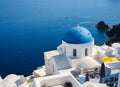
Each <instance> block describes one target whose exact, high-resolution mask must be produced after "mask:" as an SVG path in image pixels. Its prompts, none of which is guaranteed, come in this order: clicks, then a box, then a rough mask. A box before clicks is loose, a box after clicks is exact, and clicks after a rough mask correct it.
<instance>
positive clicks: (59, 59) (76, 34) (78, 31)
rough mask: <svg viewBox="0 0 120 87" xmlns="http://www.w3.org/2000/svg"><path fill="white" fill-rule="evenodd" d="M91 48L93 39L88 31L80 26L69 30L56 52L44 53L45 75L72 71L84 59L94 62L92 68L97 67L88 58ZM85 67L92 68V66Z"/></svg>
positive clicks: (90, 54) (90, 55)
mask: <svg viewBox="0 0 120 87" xmlns="http://www.w3.org/2000/svg"><path fill="white" fill-rule="evenodd" d="M93 46H94V38H93V37H92V35H91V33H90V32H89V30H88V29H86V28H84V27H80V26H76V27H73V28H71V29H70V30H69V31H68V32H67V33H66V34H65V36H64V37H63V40H62V44H61V45H59V46H58V47H57V50H53V51H48V52H45V53H44V59H45V67H46V73H47V74H57V73H61V72H63V71H64V72H66V71H71V70H74V69H75V68H77V66H78V65H81V64H80V63H81V61H86V60H85V59H87V61H91V62H94V63H93V67H94V66H97V65H99V64H98V63H97V62H96V61H95V60H93V59H92V58H90V57H92V51H93ZM86 57H89V58H86ZM87 63H88V62H86V64H87ZM94 64H95V65H94ZM87 65H88V67H89V66H91V67H90V68H93V67H92V65H89V64H87ZM87 65H86V66H87Z"/></svg>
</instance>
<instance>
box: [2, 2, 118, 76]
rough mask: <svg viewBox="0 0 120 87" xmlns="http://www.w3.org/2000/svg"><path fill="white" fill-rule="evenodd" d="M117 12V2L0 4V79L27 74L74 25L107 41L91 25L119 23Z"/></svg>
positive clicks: (98, 42) (54, 47)
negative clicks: (12, 74)
mask: <svg viewBox="0 0 120 87" xmlns="http://www.w3.org/2000/svg"><path fill="white" fill-rule="evenodd" d="M119 8H120V0H0V75H1V76H3V77H4V76H6V75H8V74H11V73H15V74H24V75H28V74H31V73H32V71H33V70H34V69H36V68H37V67H39V66H41V65H43V64H44V58H43V52H45V51H49V50H54V49H56V48H57V46H58V45H59V44H61V41H62V38H63V37H64V35H65V33H66V32H67V31H68V30H69V29H70V28H71V27H74V26H76V25H77V24H80V26H83V27H86V28H88V29H89V30H90V32H91V33H92V35H93V37H94V38H95V44H96V45H99V44H101V43H103V42H104V41H106V40H108V37H107V36H106V35H105V33H103V32H100V31H99V30H97V29H96V28H95V24H96V23H97V22H99V21H101V20H103V21H105V22H106V23H107V24H109V25H110V26H112V25H113V24H117V23H119V22H120V9H119Z"/></svg>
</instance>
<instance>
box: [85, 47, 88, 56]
mask: <svg viewBox="0 0 120 87" xmlns="http://www.w3.org/2000/svg"><path fill="white" fill-rule="evenodd" d="M85 56H88V49H87V48H86V49H85Z"/></svg>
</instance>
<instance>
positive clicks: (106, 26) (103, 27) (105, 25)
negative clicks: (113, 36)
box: [96, 21, 110, 30]
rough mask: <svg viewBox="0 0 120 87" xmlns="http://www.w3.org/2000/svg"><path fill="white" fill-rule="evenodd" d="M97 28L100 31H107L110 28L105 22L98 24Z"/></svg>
mask: <svg viewBox="0 0 120 87" xmlns="http://www.w3.org/2000/svg"><path fill="white" fill-rule="evenodd" d="M96 28H97V29H99V30H107V29H109V28H110V27H109V26H108V25H107V24H106V23H105V22H104V21H100V22H99V23H97V24H96Z"/></svg>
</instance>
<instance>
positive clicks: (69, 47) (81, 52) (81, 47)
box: [62, 40, 94, 58]
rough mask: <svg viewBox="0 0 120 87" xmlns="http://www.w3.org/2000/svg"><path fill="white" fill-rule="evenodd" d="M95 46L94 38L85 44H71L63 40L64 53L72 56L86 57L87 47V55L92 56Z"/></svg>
mask: <svg viewBox="0 0 120 87" xmlns="http://www.w3.org/2000/svg"><path fill="white" fill-rule="evenodd" d="M93 46H94V40H93V41H92V42H90V43H85V44H69V43H66V42H65V41H62V47H63V49H64V53H65V54H66V56H68V57H70V58H84V57H85V49H86V48H87V50H88V53H87V54H88V55H87V56H92V50H93ZM73 49H76V50H77V52H76V54H77V56H76V57H75V56H73Z"/></svg>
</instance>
